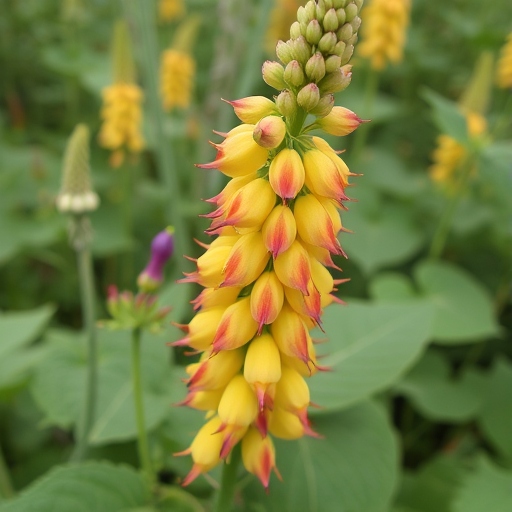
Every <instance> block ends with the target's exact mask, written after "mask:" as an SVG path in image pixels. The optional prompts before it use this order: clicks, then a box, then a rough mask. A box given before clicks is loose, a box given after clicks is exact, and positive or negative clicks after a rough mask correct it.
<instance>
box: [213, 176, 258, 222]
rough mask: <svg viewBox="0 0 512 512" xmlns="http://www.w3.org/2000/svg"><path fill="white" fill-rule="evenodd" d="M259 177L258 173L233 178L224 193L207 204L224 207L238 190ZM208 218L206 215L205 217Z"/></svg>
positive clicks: (223, 190)
mask: <svg viewBox="0 0 512 512" xmlns="http://www.w3.org/2000/svg"><path fill="white" fill-rule="evenodd" d="M257 177H258V174H257V173H255V172H254V173H251V174H247V175H246V176H240V177H239V178H233V179H232V180H230V181H229V182H228V184H227V185H226V186H225V187H224V188H223V189H222V191H221V192H220V193H219V194H217V195H216V196H214V197H212V198H210V199H206V202H207V203H215V204H216V205H217V206H219V207H222V206H224V205H225V204H226V203H227V202H228V201H229V200H230V199H231V198H232V197H233V194H235V193H236V192H237V191H238V190H240V189H241V188H242V187H243V186H244V185H247V184H248V183H250V182H251V181H253V180H255V179H256V178H257ZM205 217H206V215H205Z"/></svg>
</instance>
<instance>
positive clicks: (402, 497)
mask: <svg viewBox="0 0 512 512" xmlns="http://www.w3.org/2000/svg"><path fill="white" fill-rule="evenodd" d="M466 473H467V471H466V470H465V469H464V467H463V465H462V464H461V463H460V462H459V461H458V460H457V459H456V458H454V457H448V456H440V457H437V458H435V459H434V460H432V461H430V462H428V463H427V464H425V465H424V466H423V467H422V468H421V469H420V470H419V471H417V472H416V473H411V472H408V473H406V474H405V475H404V476H403V478H402V482H401V486H400V490H399V492H398V496H397V498H396V502H397V505H398V506H399V507H401V508H398V510H402V509H403V510H404V511H406V510H407V511H414V512H452V508H451V505H452V502H453V498H454V496H455V493H456V491H457V489H458V488H459V486H460V484H461V482H462V480H463V478H464V477H465V475H466Z"/></svg>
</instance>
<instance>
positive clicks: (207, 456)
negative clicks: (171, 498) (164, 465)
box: [175, 416, 223, 487]
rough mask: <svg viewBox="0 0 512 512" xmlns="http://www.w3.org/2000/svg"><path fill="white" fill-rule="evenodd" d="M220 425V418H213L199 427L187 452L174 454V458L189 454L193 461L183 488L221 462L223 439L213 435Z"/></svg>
mask: <svg viewBox="0 0 512 512" xmlns="http://www.w3.org/2000/svg"><path fill="white" fill-rule="evenodd" d="M221 425H222V422H221V420H220V418H219V417H217V416H215V417H214V418H212V419H211V420H210V421H209V422H208V423H206V424H205V425H203V426H202V427H201V429H200V430H199V432H198V433H197V435H196V437H195V438H194V440H193V441H192V444H191V445H190V448H189V449H188V450H185V451H184V452H181V453H176V454H175V455H176V456H180V455H189V454H190V455H192V460H193V461H194V465H193V466H192V469H191V470H190V472H189V474H188V475H187V476H186V477H185V479H184V480H183V482H182V485H183V486H184V487H185V486H187V485H189V484H191V483H192V482H193V481H194V480H195V479H196V478H197V477H198V476H199V475H200V474H201V473H206V472H208V471H210V470H211V469H213V468H214V467H215V466H216V465H217V464H218V463H219V462H220V461H221V458H220V451H221V449H222V442H223V438H222V436H220V435H214V434H216V433H217V432H218V430H219V428H220V427H221Z"/></svg>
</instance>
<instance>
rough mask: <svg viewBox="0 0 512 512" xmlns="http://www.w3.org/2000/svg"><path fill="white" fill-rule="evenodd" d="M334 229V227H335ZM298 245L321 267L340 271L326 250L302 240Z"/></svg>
mask: <svg viewBox="0 0 512 512" xmlns="http://www.w3.org/2000/svg"><path fill="white" fill-rule="evenodd" d="M317 199H318V198H317ZM320 202H321V201H320ZM327 213H329V210H327ZM340 222H341V221H340ZM335 229H336V227H335ZM300 243H301V245H302V246H303V247H304V248H305V249H306V251H308V254H309V255H310V256H311V257H312V258H315V259H316V260H318V261H319V262H320V263H321V264H322V265H324V267H330V268H335V269H336V270H340V271H341V268H340V267H338V266H337V265H336V264H335V263H334V261H333V260H332V257H331V253H330V252H329V251H328V250H327V249H324V248H323V247H317V246H315V245H311V244H308V243H306V242H304V240H300Z"/></svg>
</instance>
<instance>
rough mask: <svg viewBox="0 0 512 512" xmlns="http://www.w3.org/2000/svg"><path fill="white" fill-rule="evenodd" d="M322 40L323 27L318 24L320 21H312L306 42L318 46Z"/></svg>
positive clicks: (307, 30)
mask: <svg viewBox="0 0 512 512" xmlns="http://www.w3.org/2000/svg"><path fill="white" fill-rule="evenodd" d="M321 38H322V27H321V26H320V23H318V20H312V21H310V22H309V24H308V27H307V29H306V40H307V41H308V43H310V44H318V42H319V41H320V39H321Z"/></svg>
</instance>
